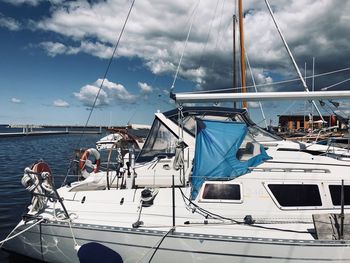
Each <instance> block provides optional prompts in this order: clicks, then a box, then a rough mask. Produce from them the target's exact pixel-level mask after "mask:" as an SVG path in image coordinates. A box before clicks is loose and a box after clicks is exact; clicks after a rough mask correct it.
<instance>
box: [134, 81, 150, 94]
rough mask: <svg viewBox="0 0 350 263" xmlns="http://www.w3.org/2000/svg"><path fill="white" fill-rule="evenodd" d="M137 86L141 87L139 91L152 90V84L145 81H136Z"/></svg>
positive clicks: (148, 91)
mask: <svg viewBox="0 0 350 263" xmlns="http://www.w3.org/2000/svg"><path fill="white" fill-rule="evenodd" d="M137 84H138V86H139V88H140V89H141V92H143V93H151V92H152V91H153V88H152V86H150V85H148V84H147V83H145V82H138V83H137Z"/></svg>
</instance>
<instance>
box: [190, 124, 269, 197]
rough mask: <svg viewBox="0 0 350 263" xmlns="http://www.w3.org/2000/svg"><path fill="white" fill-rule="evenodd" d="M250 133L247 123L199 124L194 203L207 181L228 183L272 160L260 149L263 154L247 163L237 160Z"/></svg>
mask: <svg viewBox="0 0 350 263" xmlns="http://www.w3.org/2000/svg"><path fill="white" fill-rule="evenodd" d="M247 132H248V128H247V126H246V124H245V123H242V122H224V121H210V120H197V135H196V148H195V156H194V169H193V174H192V194H191V197H192V199H195V198H196V197H197V195H198V192H199V189H200V188H201V186H202V184H203V182H204V181H205V180H225V179H226V180H229V179H233V178H235V177H238V176H240V175H243V174H245V173H247V172H248V171H249V169H248V168H249V167H255V166H257V165H259V164H260V163H262V162H263V161H265V160H267V159H270V157H269V156H268V155H267V153H266V151H265V149H264V147H263V146H262V145H260V154H258V155H256V156H254V157H252V158H250V159H249V160H247V161H240V160H238V159H237V156H236V155H237V152H238V149H239V147H240V145H241V144H242V142H243V140H244V137H245V136H246V134H247Z"/></svg>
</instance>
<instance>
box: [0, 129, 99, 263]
mask: <svg viewBox="0 0 350 263" xmlns="http://www.w3.org/2000/svg"><path fill="white" fill-rule="evenodd" d="M1 132H10V131H9V129H5V126H1V125H0V133H1ZM11 132H14V131H11ZM101 136H103V135H99V134H95V135H46V136H33V137H31V136H24V137H15V138H14V137H12V138H0V240H3V239H5V238H6V236H7V235H8V234H9V232H10V231H11V230H12V229H13V228H14V227H15V226H16V224H17V223H18V222H19V221H20V219H21V216H22V214H23V213H24V212H25V209H26V207H27V206H28V204H29V202H30V200H31V195H30V193H29V192H28V191H27V190H26V189H25V188H24V187H23V186H22V184H21V178H22V176H23V171H24V168H26V167H30V166H31V164H33V163H34V162H35V161H37V160H40V159H43V160H44V161H45V162H47V163H48V164H49V166H50V168H51V170H52V173H53V176H54V180H55V185H56V187H59V186H60V185H61V183H62V182H63V180H64V177H65V175H66V173H67V169H68V167H69V163H70V160H71V158H72V156H73V154H74V150H75V149H80V148H85V149H86V148H90V147H95V142H96V141H97V140H98V139H100V138H101ZM71 180H72V179H71ZM0 262H1V263H8V262H12V263H13V262H37V261H33V260H29V259H26V258H22V257H18V256H15V255H10V254H8V253H6V252H4V251H2V250H0Z"/></svg>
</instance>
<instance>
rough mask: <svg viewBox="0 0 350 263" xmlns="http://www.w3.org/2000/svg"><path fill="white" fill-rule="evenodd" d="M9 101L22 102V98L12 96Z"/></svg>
mask: <svg viewBox="0 0 350 263" xmlns="http://www.w3.org/2000/svg"><path fill="white" fill-rule="evenodd" d="M11 102H12V103H22V100H20V99H17V98H14V97H13V98H11Z"/></svg>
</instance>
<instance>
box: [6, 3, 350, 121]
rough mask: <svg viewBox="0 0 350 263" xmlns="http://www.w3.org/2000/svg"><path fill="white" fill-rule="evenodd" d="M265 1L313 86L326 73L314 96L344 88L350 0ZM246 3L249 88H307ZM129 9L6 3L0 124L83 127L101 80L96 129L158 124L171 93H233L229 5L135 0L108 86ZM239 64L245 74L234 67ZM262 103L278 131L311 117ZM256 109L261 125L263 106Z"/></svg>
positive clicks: (263, 15)
mask: <svg viewBox="0 0 350 263" xmlns="http://www.w3.org/2000/svg"><path fill="white" fill-rule="evenodd" d="M269 2H270V4H271V6H272V9H273V11H274V13H275V16H276V19H277V22H278V24H279V26H280V28H281V30H282V32H283V34H284V36H285V39H286V40H287V43H288V45H289V46H290V49H291V51H292V53H293V55H294V57H295V60H296V62H297V64H298V67H299V68H300V70H301V72H302V73H303V75H304V74H306V76H308V78H307V84H308V86H309V88H310V89H311V88H312V78H310V76H311V75H312V60H313V57H314V58H315V75H321V76H317V77H315V78H314V89H315V90H320V89H322V88H328V89H329V90H339V89H346V88H347V87H348V85H349V80H350V71H349V69H347V68H348V67H350V63H349V61H350V45H349V38H350V37H349V36H350V27H349V24H350V1H348V0H346V1H334V0H333V1H332V0H318V1H314V0H289V1H287V0H269ZM243 4H244V20H243V22H244V30H245V31H244V36H245V48H246V56H247V57H248V58H249V62H250V63H249V64H250V67H251V72H250V70H249V67H247V85H248V91H249V92H254V88H253V87H252V84H253V79H254V81H255V83H256V84H257V85H258V86H257V90H258V92H264V91H276V92H278V91H303V86H302V85H301V82H300V80H298V76H297V73H296V70H295V69H294V68H293V65H292V63H291V60H290V59H289V57H288V54H287V52H286V50H285V47H284V46H283V43H282V41H281V39H280V37H279V35H278V32H277V30H276V28H275V27H274V24H273V21H272V19H271V16H270V14H269V12H268V10H267V8H266V5H265V2H264V1H262V0H245V1H243ZM131 5H132V1H131V0H104V1H98V0H88V1H83V0H77V1H73V0H70V1H60V0H0V39H1V41H0V91H1V95H0V123H10V124H62V125H64V124H67V125H68V124H77V125H78V124H79V125H81V124H85V122H86V120H87V118H88V116H89V111H90V109H91V106H92V105H93V102H94V99H95V97H96V94H97V92H98V90H99V88H100V86H101V85H102V89H101V91H100V93H99V97H98V99H97V101H96V107H95V109H94V111H93V114H92V116H91V119H90V124H92V125H125V124H127V123H139V124H151V122H152V119H153V116H154V112H156V111H157V110H160V111H166V110H170V109H172V108H174V107H176V105H175V104H174V103H173V102H172V101H171V100H170V98H169V92H170V88H171V87H172V86H174V88H173V91H174V92H175V93H176V92H189V91H197V92H203V91H207V90H217V89H224V90H227V89H229V88H232V85H233V84H232V83H233V64H234V63H233V59H232V57H233V55H232V54H233V40H232V39H233V38H232V36H233V26H232V21H233V19H232V17H233V15H234V14H235V13H236V10H237V7H236V3H235V1H228V0H177V1H166V0H135V3H134V6H133V8H132V10H131V13H130V17H129V19H128V21H127V23H126V26H125V30H124V33H123V34H122V36H121V38H120V42H119V44H118V47H117V50H116V54H115V56H114V57H113V59H112V60H111V61H112V62H111V65H110V68H109V70H108V72H107V74H106V78H105V79H104V78H103V77H104V75H105V73H106V69H107V66H108V63H109V61H110V59H111V57H112V54H113V50H114V47H115V45H116V43H117V39H118V37H119V36H120V33H121V31H122V27H123V24H124V22H125V20H126V17H127V14H128V11H129V9H130V6H131ZM187 38H188V40H187V41H186V39H187ZM237 45H238V43H237ZM180 62H181V63H180ZM235 68H236V72H239V65H238V63H237V64H236V65H235ZM177 69H178V74H176V72H177ZM305 69H306V70H305ZM338 70H342V71H340V72H337V71H338ZM334 71H336V72H335V73H332V74H328V75H322V74H324V73H329V72H334ZM175 75H177V78H175ZM252 76H253V77H252ZM174 80H175V81H174ZM289 80H293V81H289ZM281 81H286V82H283V83H281ZM173 83H174V85H173ZM339 83H340V84H339ZM337 84H339V85H337ZM239 86H240V84H239V83H237V84H236V88H237V87H239ZM339 102H340V106H339V107H338V108H334V107H333V109H332V104H330V103H328V104H326V105H328V106H325V107H324V109H322V111H323V112H324V113H325V114H329V113H331V110H336V112H338V113H339V114H344V115H350V108H349V107H350V103H349V101H339ZM262 105H263V109H264V111H265V115H266V117H267V120H268V122H270V120H271V121H272V124H274V125H276V124H277V121H276V120H277V115H283V114H304V112H305V113H306V114H308V113H309V112H311V107H310V104H309V103H307V102H292V101H288V102H283V103H282V102H263V103H262ZM220 106H228V107H232V104H229V103H227V104H221V105H220ZM327 107H328V108H327ZM248 109H249V112H250V115H251V117H252V118H253V120H255V121H256V122H257V123H259V124H263V122H262V117H261V112H260V109H259V107H258V103H250V104H249V108H248Z"/></svg>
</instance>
